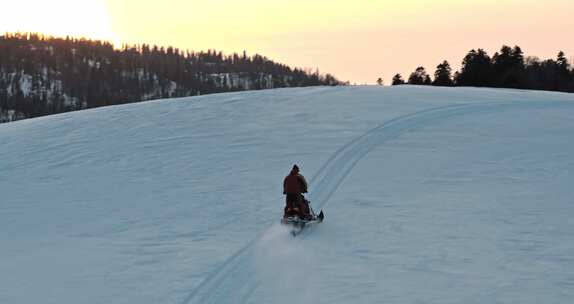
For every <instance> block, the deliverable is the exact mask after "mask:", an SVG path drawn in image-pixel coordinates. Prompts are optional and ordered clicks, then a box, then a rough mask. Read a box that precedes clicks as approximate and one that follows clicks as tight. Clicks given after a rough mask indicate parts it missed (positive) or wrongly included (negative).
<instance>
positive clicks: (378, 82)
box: [377, 77, 383, 86]
mask: <svg viewBox="0 0 574 304" xmlns="http://www.w3.org/2000/svg"><path fill="white" fill-rule="evenodd" d="M377 84H378V85H380V86H382V85H383V78H380V77H379V79H377Z"/></svg>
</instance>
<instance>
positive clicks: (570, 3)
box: [0, 0, 574, 84]
mask: <svg viewBox="0 0 574 304" xmlns="http://www.w3.org/2000/svg"><path fill="white" fill-rule="evenodd" d="M0 1H2V2H1V4H0V9H1V10H2V11H3V12H7V13H2V14H1V17H0V32H6V31H35V32H43V33H47V34H55V35H66V34H70V35H75V36H78V35H84V36H88V37H91V38H99V39H107V40H111V41H114V42H115V43H121V42H128V43H143V42H145V43H149V44H158V45H172V46H175V47H178V48H181V49H191V50H205V49H217V50H222V51H224V52H226V53H231V52H234V51H237V52H240V51H243V50H246V51H247V52H248V53H250V54H253V53H260V54H262V55H265V56H267V57H269V58H271V59H273V60H276V61H279V62H282V63H286V64H289V65H290V66H293V67H308V68H313V69H314V68H319V70H320V71H321V72H329V73H332V74H334V75H335V76H337V77H338V78H339V79H341V80H349V81H351V82H352V83H374V82H375V81H376V79H377V78H378V77H383V79H384V80H385V83H387V84H388V83H389V82H390V79H391V77H392V75H394V73H397V72H399V73H401V74H403V77H405V78H406V77H408V74H410V72H412V71H413V70H414V69H415V68H416V67H417V66H418V65H423V66H425V67H426V68H427V71H429V72H430V73H433V72H434V70H435V68H436V65H437V64H439V63H440V62H441V61H442V60H444V59H447V60H448V61H449V62H450V63H451V65H452V66H453V68H455V69H458V68H459V66H460V62H461V60H462V57H463V56H464V55H465V54H466V52H468V51H469V50H470V49H472V48H479V47H481V48H484V49H486V50H487V51H488V53H489V54H490V55H492V54H493V53H494V52H495V51H497V50H498V49H500V46H502V44H507V45H510V46H514V45H519V46H521V47H522V49H523V50H524V51H525V53H526V55H534V56H538V57H541V58H555V56H556V54H557V53H558V51H559V50H563V51H565V52H566V54H567V56H569V57H570V56H574V39H572V37H573V29H574V0H545V1H543V0H483V1H480V2H479V1H470V0H469V1H465V0H348V1H338V0H290V1H273V0H243V1H239V0H218V1H215V0H214V1H206V0H162V1H151V0H52V1H50V0H20V1H10V0H0Z"/></svg>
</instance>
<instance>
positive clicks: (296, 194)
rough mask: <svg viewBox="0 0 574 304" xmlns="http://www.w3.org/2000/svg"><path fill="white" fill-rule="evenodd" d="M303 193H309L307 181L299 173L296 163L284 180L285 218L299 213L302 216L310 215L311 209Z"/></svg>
mask: <svg viewBox="0 0 574 304" xmlns="http://www.w3.org/2000/svg"><path fill="white" fill-rule="evenodd" d="M303 193H307V181H306V180H305V177H303V175H301V174H299V167H298V166H297V165H294V166H293V168H292V169H291V172H290V173H289V175H287V176H286V177H285V179H284V180H283V194H285V195H286V199H285V204H286V206H285V210H284V211H285V212H284V214H283V217H284V218H287V217H290V216H293V215H298V216H299V217H301V218H308V217H310V210H309V205H308V203H307V201H306V200H305V197H304V196H303Z"/></svg>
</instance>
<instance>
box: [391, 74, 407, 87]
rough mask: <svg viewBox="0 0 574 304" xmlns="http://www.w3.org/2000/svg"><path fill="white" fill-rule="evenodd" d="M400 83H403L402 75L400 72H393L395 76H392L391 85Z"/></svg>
mask: <svg viewBox="0 0 574 304" xmlns="http://www.w3.org/2000/svg"><path fill="white" fill-rule="evenodd" d="M401 84H405V81H404V80H403V76H401V74H395V76H393V82H392V85H401Z"/></svg>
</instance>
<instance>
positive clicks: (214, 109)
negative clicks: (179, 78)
mask: <svg viewBox="0 0 574 304" xmlns="http://www.w3.org/2000/svg"><path fill="white" fill-rule="evenodd" d="M572 117H574V95H568V94H559V93H547V92H532V91H516V90H495V89H473V88H455V89H450V88H428V87H410V86H402V87H392V88H381V87H338V88H306V89H279V90H266V91H257V92H242V93H233V94H219V95H207V96H201V97H194V98H183V99H172V100H162V101H154V102H145V103H139V104H130V105H123V106H114V107H106V108H99V109H94V110H87V111H79V112H74V113H67V114H62V115H56V116H49V117H43V118H39V119H32V120H23V121H19V122H15V123H8V124H3V125H0V151H1V153H0V197H1V200H0V243H1V245H0V274H1V275H0V303H15V304H16V303H35V302H41V303H58V304H62V303H182V304H183V303H351V302H353V303H381V302H384V303H570V301H571V299H572V298H574V236H573V234H572V231H574V203H573V199H572V198H573V197H574V190H572V185H573V184H572V181H573V180H574V176H573V175H574V173H573V172H574V156H573V155H574V141H573V140H572V139H573V138H574V119H572ZM293 163H297V164H298V165H299V166H300V167H301V169H302V173H303V174H304V175H306V177H307V178H308V179H309V181H310V194H309V197H310V199H311V201H312V202H313V204H314V206H315V208H319V207H322V208H323V209H324V210H325V213H326V221H325V222H324V223H323V224H321V225H319V226H316V227H315V229H313V230H312V231H309V233H306V234H303V235H301V237H298V238H292V237H290V236H289V235H288V233H287V232H286V231H285V229H284V228H283V227H281V226H279V225H277V224H276V223H277V221H278V219H279V217H280V216H281V211H282V207H283V200H284V199H283V196H282V194H281V192H282V189H281V185H282V179H283V177H284V175H285V174H287V173H288V170H289V169H290V167H291V166H292V165H293Z"/></svg>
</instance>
